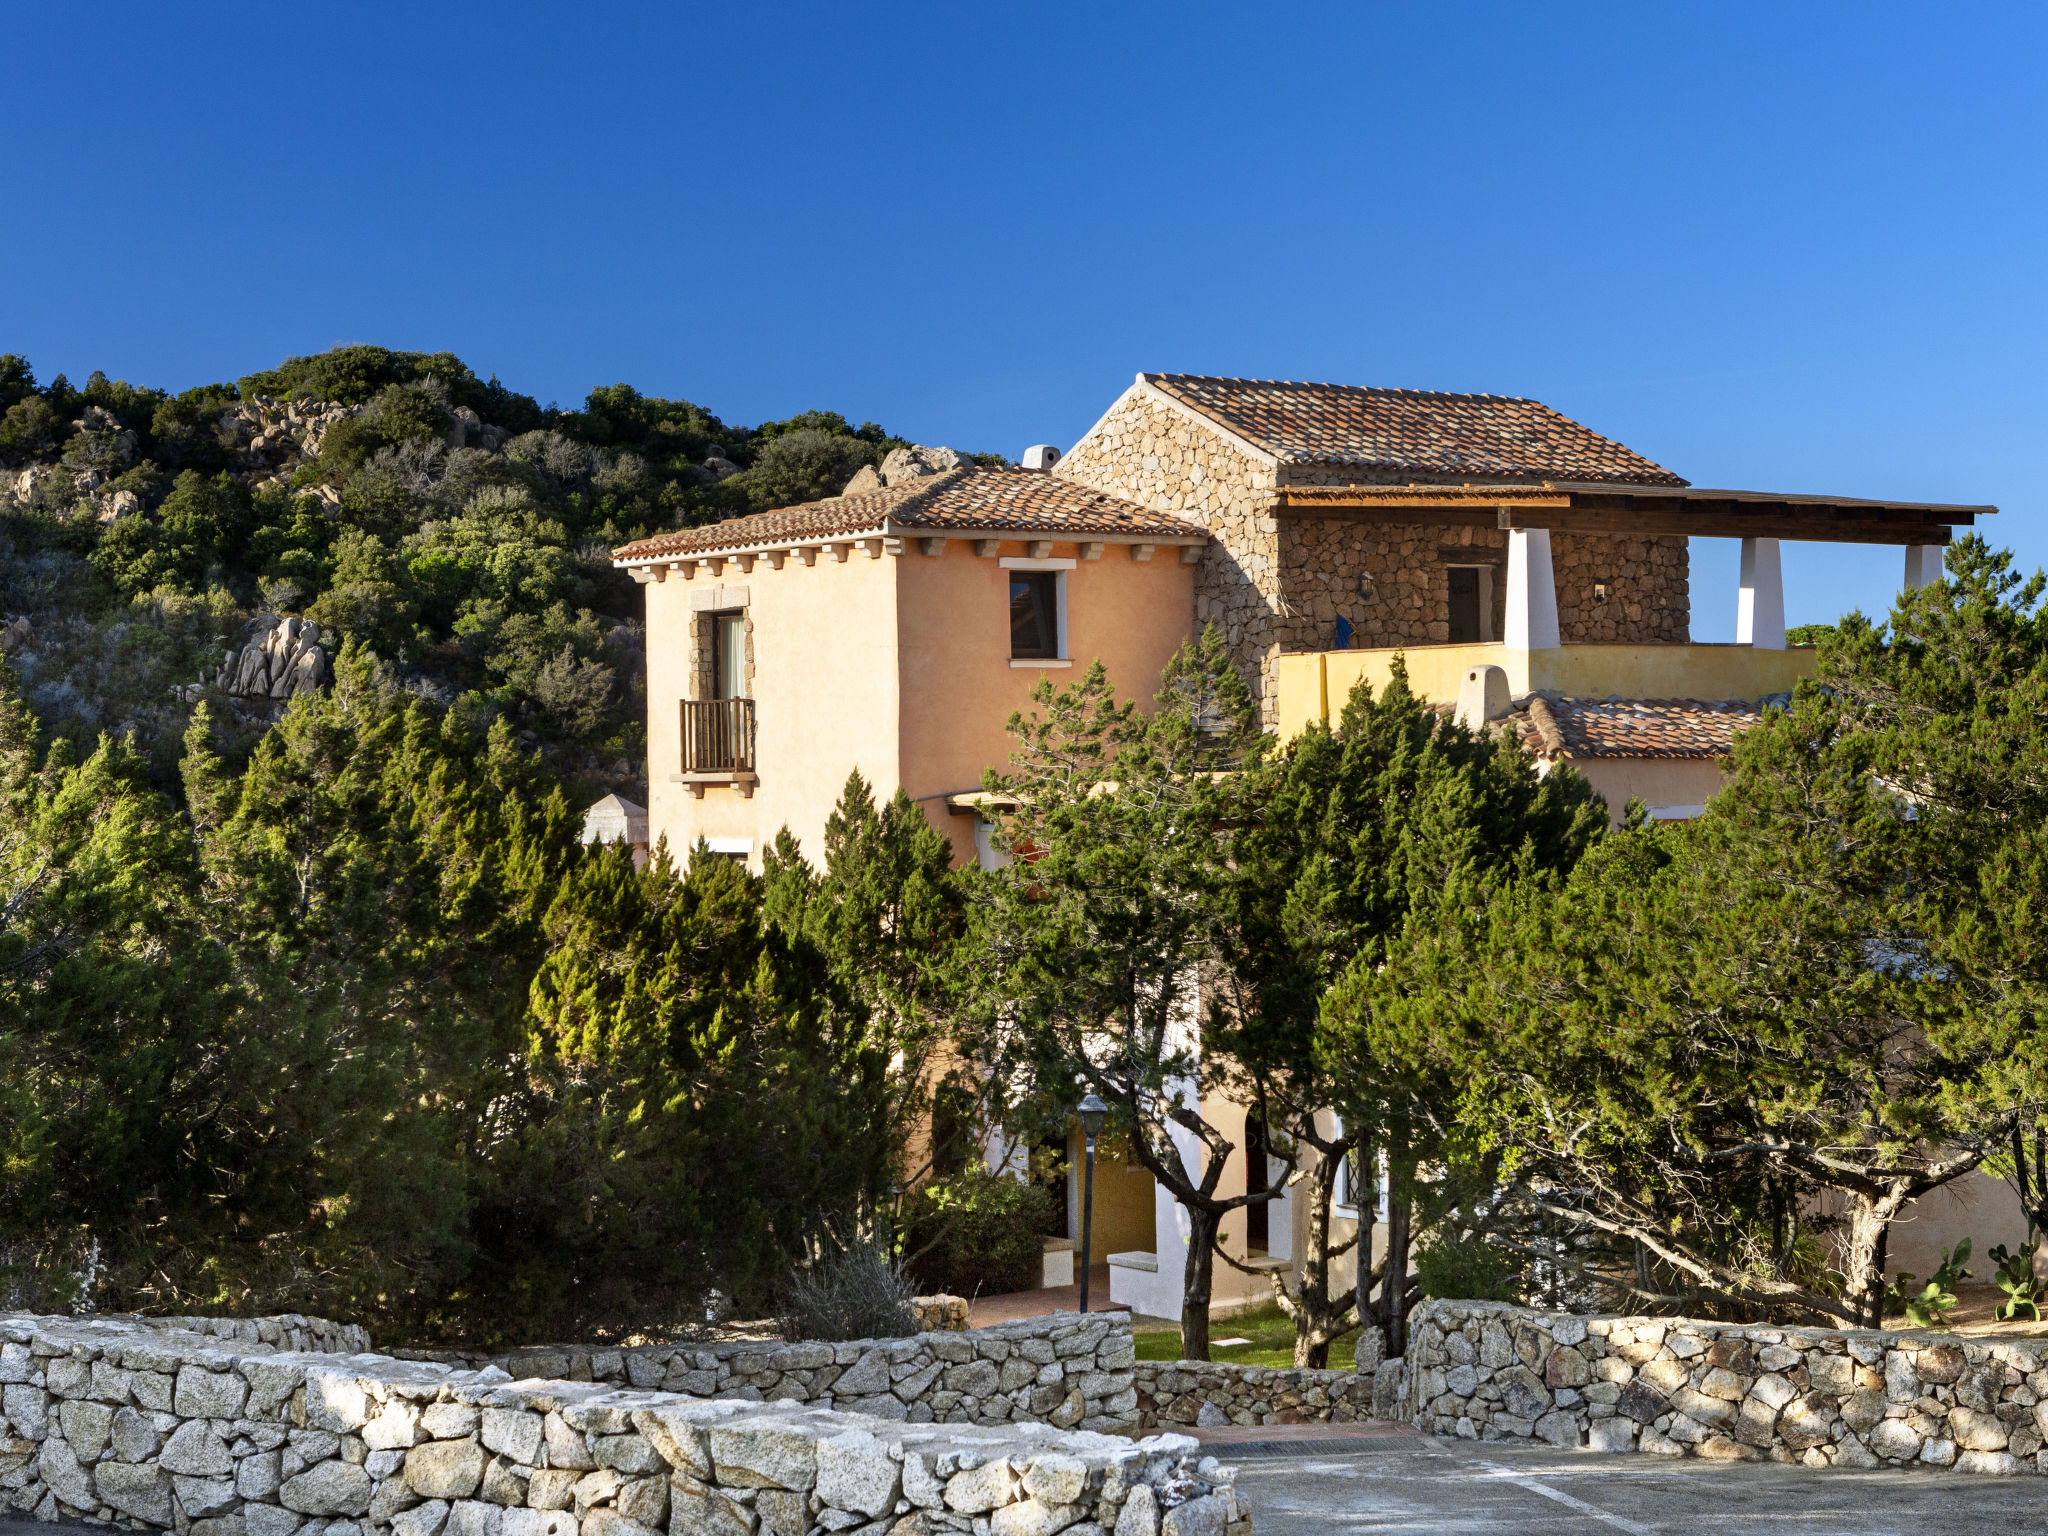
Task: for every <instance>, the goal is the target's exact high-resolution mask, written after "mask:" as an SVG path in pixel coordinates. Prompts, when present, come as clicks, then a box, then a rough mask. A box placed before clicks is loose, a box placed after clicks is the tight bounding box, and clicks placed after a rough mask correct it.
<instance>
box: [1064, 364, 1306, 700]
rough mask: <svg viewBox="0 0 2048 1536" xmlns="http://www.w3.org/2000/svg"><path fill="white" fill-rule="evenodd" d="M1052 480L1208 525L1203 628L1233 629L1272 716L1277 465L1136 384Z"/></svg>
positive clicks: (1201, 573)
mask: <svg viewBox="0 0 2048 1536" xmlns="http://www.w3.org/2000/svg"><path fill="white" fill-rule="evenodd" d="M1052 473H1054V474H1056V475H1059V476H1061V477H1063V478H1065V479H1068V480H1072V481H1074V482H1075V483H1076V484H1078V485H1085V486H1088V487H1090V488H1091V489H1094V490H1098V491H1102V492H1104V493H1105V494H1107V495H1111V496H1121V497H1123V498H1124V500H1126V501H1135V502H1137V503H1138V504H1139V505H1140V506H1145V507H1150V508H1152V509H1153V510H1155V511H1159V512H1171V513H1173V514H1175V515H1176V516H1179V517H1185V518H1187V519H1188V520H1189V521H1190V522H1196V523H1201V524H1203V525H1204V526H1206V527H1207V528H1208V529H1209V530H1210V532H1212V533H1214V534H1215V535H1216V542H1215V543H1213V544H1211V545H1210V546H1209V547H1208V548H1206V549H1205V550H1203V551H1202V558H1201V562H1200V563H1199V564H1198V565H1197V566H1196V568H1195V614H1194V618H1195V624H1196V626H1197V627H1198V628H1199V627H1201V626H1204V625H1209V624H1214V625H1215V626H1216V627H1217V628H1218V629H1219V630H1221V631H1222V632H1223V636H1224V638H1225V639H1226V640H1227V641H1229V643H1230V650H1231V655H1232V656H1233V657H1235V658H1236V660H1237V664H1238V666H1239V668H1240V669H1241V670H1242V671H1243V672H1244V675H1245V680H1246V681H1247V682H1249V683H1250V684H1251V685H1252V687H1253V689H1255V690H1256V691H1257V693H1258V695H1259V697H1260V698H1261V699H1262V700H1264V701H1266V703H1267V707H1268V713H1269V714H1270V712H1271V700H1272V697H1273V686H1272V685H1273V664H1272V662H1273V657H1274V656H1276V655H1278V654H1279V645H1280V639H1279V635H1278V633H1277V628H1276V620H1277V618H1278V613H1277V611H1276V609H1275V601H1276V599H1277V598H1278V596H1279V573H1280V566H1281V552H1280V523H1279V519H1278V518H1277V517H1275V516H1274V512H1273V493H1274V491H1275V489H1276V488H1277V487H1278V485H1279V472H1278V470H1277V468H1276V466H1274V465H1273V464H1271V463H1266V462H1261V461H1260V460H1258V459H1256V458H1254V457H1253V456H1251V455H1250V454H1247V453H1245V452H1244V451H1243V450H1242V449H1240V448H1238V447H1237V446H1236V445H1235V444H1234V443H1232V442H1231V441H1230V440H1229V439H1228V438H1226V437H1224V436H1223V435H1222V434H1221V433H1220V432H1216V431H1214V430H1212V429H1210V428H1208V427H1205V426H1203V425H1202V424H1200V423H1199V422H1197V421H1196V420H1195V419H1194V418H1193V417H1191V416H1189V415H1188V414H1187V413H1186V412H1184V411H1181V410H1178V409H1176V408H1175V407H1173V406H1171V405H1168V404H1167V403H1166V402H1165V401H1164V400H1162V399H1160V398H1159V397H1158V396H1157V395H1156V394H1153V393H1152V392H1150V391H1149V390H1147V389H1145V388H1144V387H1143V386H1136V387H1134V388H1132V389H1131V390H1130V391H1128V392H1127V393H1126V394H1125V395H1124V396H1123V398H1122V399H1120V400H1118V401H1117V403H1116V404H1115V405H1114V406H1112V407H1111V408H1110V411H1109V414H1108V415H1106V416H1105V417H1103V419H1102V420H1101V421H1100V422H1099V423H1097V425H1096V427H1095V430H1094V431H1092V432H1090V433H1089V434H1088V436H1086V437H1084V438H1083V439H1081V441H1080V442H1078V443H1076V444H1075V445H1074V448H1073V451H1072V452H1070V453H1068V454H1067V456H1066V457H1065V458H1063V459H1061V460H1060V461H1059V463H1057V464H1056V465H1054V466H1053V469H1052ZM1297 648H1299V647H1297ZM1111 681H1112V682H1114V683H1115V684H1116V686H1117V690H1118V692H1119V693H1121V694H1123V695H1125V696H1126V697H1131V698H1149V697H1151V695H1152V692H1153V690H1154V689H1155V688H1156V687H1157V685H1158V679H1157V678H1149V677H1142V678H1125V677H1119V678H1112V679H1111Z"/></svg>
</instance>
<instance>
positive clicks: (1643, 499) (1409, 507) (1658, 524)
mask: <svg viewBox="0 0 2048 1536" xmlns="http://www.w3.org/2000/svg"><path fill="white" fill-rule="evenodd" d="M1279 506H1280V510H1282V511H1285V512H1289V513H1293V514H1295V515H1307V516H1319V517H1340V518H1343V519H1345V520H1347V521H1354V522H1363V523H1403V522H1407V523H1415V522H1422V523H1431V524H1439V525H1449V526H1453V527H1457V526H1467V527H1491V528H1511V529H1512V528H1549V529H1552V530H1555V531H1557V532H1560V533H1619V534H1648V535H1656V536H1662V537H1671V536H1680V537H1698V538H1730V539H1736V538H1777V539H1793V540H1808V541H1816V542H1823V543H1840V544H1946V543H1948V542H1949V540H1950V539H1951V537H1952V536H1953V534H1952V530H1953V529H1954V528H1955V527H1957V526H1963V527H1967V526H1969V525H1971V524H1973V523H1975V521H1976V520H1977V518H1978V517H1980V516H1989V515H1991V514H1993V513H1995V512H1997V510H1998V509H1997V508H1996V507H1990V506H1959V505H1953V504H1948V503H1940V502H1906V501H1869V500H1864V499H1860V498H1855V497H1843V496H1807V495H1800V494H1795V493H1790V492H1780V491H1725V490H1704V489H1699V488H1695V487H1689V486H1688V487H1676V486H1636V485H1617V484H1612V483H1597V484H1587V483H1580V484H1571V485H1559V484H1545V485H1494V486H1488V485H1360V486H1289V487H1284V488H1282V490H1281V491H1280V494H1279Z"/></svg>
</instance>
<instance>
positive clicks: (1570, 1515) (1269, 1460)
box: [1214, 1435, 2048, 1536]
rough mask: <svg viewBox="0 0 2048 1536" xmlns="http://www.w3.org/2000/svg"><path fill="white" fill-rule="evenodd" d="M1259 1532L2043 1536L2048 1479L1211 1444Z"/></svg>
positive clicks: (1543, 1450) (1482, 1450)
mask: <svg viewBox="0 0 2048 1536" xmlns="http://www.w3.org/2000/svg"><path fill="white" fill-rule="evenodd" d="M1214 1453H1215V1454H1216V1455H1217V1456H1219V1457H1222V1458H1223V1459H1225V1460H1227V1461H1229V1462H1232V1463H1234V1464H1235V1465H1236V1466H1237V1468H1238V1487H1239V1489H1241V1490H1242V1491H1243V1493H1244V1494H1245V1496H1246V1498H1247V1499H1248V1500H1249V1501H1250V1503H1251V1507H1252V1527H1253V1530H1254V1531H1256V1532H1257V1536H1339V1533H1342V1536H1381V1533H1387V1536H1394V1533H1402V1536H1406V1533H1415V1536H1458V1533H1465V1532H1472V1533H1478V1532H1485V1533H1488V1536H1509V1533H1512V1536H1524V1533H1526V1536H1564V1533H1567V1532H1570V1533H1574V1536H1577V1533H1587V1536H1595V1533H1606V1532H1617V1531H1618V1532H1625V1533H1628V1536H1652V1533H1654V1536H1693V1533H1707V1536H1765V1533H1768V1536H1791V1533H1795V1532H1796V1533H1797V1536H1951V1533H1953V1536H2003V1533H2005V1532H2009V1531H2010V1532H2030V1533H2039V1532H2044V1531H2048V1478H2042V1477H2017V1478H1990V1477H1961V1476H1956V1475H1954V1474H1951V1473H1942V1472H1925V1473H1921V1472H1815V1471H1810V1470H1808V1469H1806V1468H1804V1467H1786V1466H1777V1465H1773V1464H1768V1463H1766V1464H1735V1465H1726V1464H1716V1463H1710V1462H1700V1461H1690V1460H1688V1461H1667V1460H1665V1459H1663V1458H1661V1457H1653V1456H1600V1455H1594V1454H1591V1453H1587V1452H1579V1453H1572V1452H1560V1451H1554V1450H1551V1449H1549V1448H1548V1447H1544V1446H1534V1447H1531V1446H1527V1445H1512V1446H1511V1445H1501V1444H1492V1443H1488V1444H1475V1443H1472V1442H1470V1441H1463V1440H1440V1439H1432V1438H1428V1437H1425V1436H1419V1435H1418V1436H1414V1437H1412V1438H1410V1437H1405V1436H1400V1437H1396V1436H1389V1437H1386V1438H1383V1439H1375V1440H1371V1441H1364V1442H1351V1443H1349V1444H1345V1443H1342V1442H1336V1443H1330V1442H1325V1443H1322V1444H1318V1443H1316V1442H1314V1441H1302V1442H1297V1443H1278V1444H1273V1445H1269V1446H1265V1447H1259V1446H1255V1445H1254V1446H1242V1447H1239V1446H1222V1445H1219V1446H1216V1447H1214Z"/></svg>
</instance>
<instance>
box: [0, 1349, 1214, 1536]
mask: <svg viewBox="0 0 2048 1536" xmlns="http://www.w3.org/2000/svg"><path fill="white" fill-rule="evenodd" d="M948 1337H957V1336H948ZM0 1411H4V1415H5V1422H4V1426H0V1428H4V1433H0V1502H4V1504H5V1505H7V1506H9V1507H12V1508H14V1509H17V1510H22V1511H28V1512H33V1513H34V1514H35V1515H36V1516H37V1517H38V1518H41V1519H47V1520H55V1519H62V1518H71V1519H87V1520H98V1521H102V1522H120V1523H122V1524H126V1525H128V1526H130V1527H131V1528H136V1529H156V1530H175V1531H177V1532H178V1533H179V1536H385V1533H389V1536H662V1533H664V1532H665V1533H667V1536H813V1533H818V1532H837V1531H856V1532H859V1533H860V1536H925V1533H936V1532H942V1531H945V1532H959V1533H961V1536H1051V1533H1054V1532H1058V1531H1067V1532H1069V1533H1071V1536H1108V1532H1110V1531H1111V1530H1114V1531H1115V1532H1116V1533H1117V1536H1197V1533H1199V1536H1250V1532H1251V1520H1250V1516H1249V1514H1248V1512H1247V1511H1246V1509H1245V1506H1244V1504H1243V1502H1242V1501H1241V1500H1240V1499H1239V1498H1238V1497H1237V1495H1236V1493H1235V1491H1234V1489H1233V1488H1232V1486H1231V1481H1232V1479H1231V1474H1230V1472H1229V1470H1228V1469H1226V1468H1223V1467H1221V1466H1219V1465H1218V1464H1217V1463H1216V1462H1215V1461H1214V1460H1213V1459H1211V1458H1206V1457H1201V1456H1200V1455H1199V1448H1198V1447H1197V1446H1196V1445H1195V1443H1194V1441H1193V1440H1191V1439H1189V1438H1188V1437H1186V1436H1179V1435H1162V1436H1157V1437H1154V1438H1152V1439H1148V1440H1142V1441H1137V1442H1135V1443H1134V1442H1132V1441H1130V1440H1128V1439H1123V1438H1117V1437H1111V1436H1106V1435H1097V1434H1091V1433H1086V1432H1070V1431H1063V1430H1059V1429H1055V1428H1052V1427H1051V1426H1048V1425H1042V1424H1010V1425H1001V1426H996V1427H986V1428H983V1427H975V1426H940V1425H912V1424H890V1423H886V1422H884V1421H882V1420H879V1419H876V1418H872V1417H866V1416H861V1415H853V1414H840V1413H835V1412H832V1411H830V1410H826V1409H820V1408H814V1407H806V1406H803V1405H801V1404H797V1403H793V1402H779V1403H751V1402H740V1401H721V1402H705V1401H702V1400H699V1399H696V1398H692V1397H685V1396H680V1395H678V1394H675V1393H668V1392H658V1391H649V1390H634V1389H620V1388H615V1387H611V1386H607V1385H605V1384H602V1383H597V1382H564V1381H540V1380H527V1381H518V1382H514V1381H511V1380H509V1379H508V1378H506V1376H505V1375H504V1373H503V1372H502V1371H498V1370H496V1369H485V1370H481V1371H463V1370H458V1369H456V1368H454V1367H452V1366H448V1365H444V1364H439V1363H436V1362H430V1361H400V1360H394V1359H391V1358H389V1357H386V1356H380V1355H330V1354H309V1353H292V1352H284V1351H278V1350H273V1349H270V1348H268V1347H266V1346H264V1345H262V1344H260V1343H258V1344H251V1343H244V1342H241V1341H225V1340H223V1339H221V1338H220V1337H218V1336H217V1335H214V1334H199V1333H191V1332H185V1331H181V1330H177V1329H168V1328H162V1327H152V1326H143V1325H140V1324H138V1323H137V1322H135V1321H134V1320H132V1319H131V1320H118V1321H115V1320H106V1319H96V1318H41V1317H29V1316H23V1315H19V1314H17V1315H12V1316H7V1317H4V1318H0Z"/></svg>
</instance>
